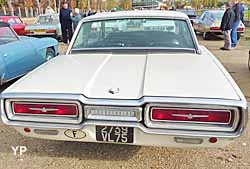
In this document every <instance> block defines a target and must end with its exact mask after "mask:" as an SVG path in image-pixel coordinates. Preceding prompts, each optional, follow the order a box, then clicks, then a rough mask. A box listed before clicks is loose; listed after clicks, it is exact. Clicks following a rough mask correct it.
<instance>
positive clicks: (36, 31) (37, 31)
mask: <svg viewBox="0 0 250 169" xmlns="http://www.w3.org/2000/svg"><path fill="white" fill-rule="evenodd" d="M35 33H37V34H40V33H45V30H40V29H39V30H35Z"/></svg>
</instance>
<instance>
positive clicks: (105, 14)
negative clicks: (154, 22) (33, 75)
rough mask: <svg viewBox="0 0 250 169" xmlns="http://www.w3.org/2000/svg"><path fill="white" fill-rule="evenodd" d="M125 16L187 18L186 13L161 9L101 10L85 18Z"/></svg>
mask: <svg viewBox="0 0 250 169" xmlns="http://www.w3.org/2000/svg"><path fill="white" fill-rule="evenodd" d="M125 17H166V18H173V19H174V18H176V19H180V18H181V19H188V17H187V15H186V14H183V13H181V12H176V11H161V10H140V11H139V10H134V11H119V12H103V13H97V14H95V15H91V16H89V17H86V19H87V20H99V19H109V18H125Z"/></svg>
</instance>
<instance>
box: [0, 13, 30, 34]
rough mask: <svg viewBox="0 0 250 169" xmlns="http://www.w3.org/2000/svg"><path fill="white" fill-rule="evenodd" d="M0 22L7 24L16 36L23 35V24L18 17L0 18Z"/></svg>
mask: <svg viewBox="0 0 250 169" xmlns="http://www.w3.org/2000/svg"><path fill="white" fill-rule="evenodd" d="M0 21H2V22H6V23H9V24H10V25H11V27H12V28H13V29H14V31H15V32H16V33H17V34H18V35H24V34H25V31H24V30H25V24H24V23H23V21H22V20H21V19H20V18H19V17H18V16H0Z"/></svg>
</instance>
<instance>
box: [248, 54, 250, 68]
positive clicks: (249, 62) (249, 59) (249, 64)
mask: <svg viewBox="0 0 250 169" xmlns="http://www.w3.org/2000/svg"><path fill="white" fill-rule="evenodd" d="M248 69H249V70H250V50H249V57H248Z"/></svg>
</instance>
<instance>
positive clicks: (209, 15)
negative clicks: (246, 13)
mask: <svg viewBox="0 0 250 169" xmlns="http://www.w3.org/2000/svg"><path fill="white" fill-rule="evenodd" d="M224 13H225V10H208V11H204V12H203V13H202V15H201V17H200V18H199V19H198V20H197V21H196V22H193V23H194V24H193V27H194V30H195V31H197V32H201V33H203V39H204V40H208V39H210V38H211V35H223V33H222V31H221V29H220V25H221V20H222V17H223V15H224ZM244 32H245V25H244V24H243V23H242V22H241V21H240V24H239V26H238V29H237V33H238V34H237V39H238V40H239V39H240V36H241V34H243V33H244Z"/></svg>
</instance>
